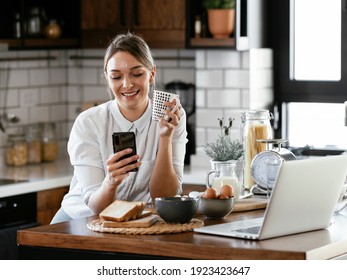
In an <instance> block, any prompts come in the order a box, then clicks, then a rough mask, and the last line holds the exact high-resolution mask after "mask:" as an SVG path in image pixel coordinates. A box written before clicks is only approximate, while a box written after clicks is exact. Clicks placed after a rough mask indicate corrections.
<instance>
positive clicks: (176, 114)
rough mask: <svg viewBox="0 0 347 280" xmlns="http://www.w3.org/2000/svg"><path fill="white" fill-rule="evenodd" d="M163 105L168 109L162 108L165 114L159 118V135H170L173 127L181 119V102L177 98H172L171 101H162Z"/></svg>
mask: <svg viewBox="0 0 347 280" xmlns="http://www.w3.org/2000/svg"><path fill="white" fill-rule="evenodd" d="M176 102H177V103H176ZM176 104H177V105H176ZM164 105H166V106H167V107H168V108H169V110H164V114H165V116H164V118H161V119H160V122H159V123H160V128H161V129H160V135H161V136H167V137H171V136H172V133H173V130H174V128H175V127H176V126H177V125H178V124H179V122H180V119H181V113H180V111H181V104H180V103H179V101H177V99H174V100H173V101H171V102H166V101H164ZM175 108H176V109H175Z"/></svg>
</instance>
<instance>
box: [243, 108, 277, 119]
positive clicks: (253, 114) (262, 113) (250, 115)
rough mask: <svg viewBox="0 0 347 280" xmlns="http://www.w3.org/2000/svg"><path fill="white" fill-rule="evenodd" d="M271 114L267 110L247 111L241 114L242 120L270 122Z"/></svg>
mask: <svg viewBox="0 0 347 280" xmlns="http://www.w3.org/2000/svg"><path fill="white" fill-rule="evenodd" d="M273 118H274V116H273V114H272V113H271V112H270V111H269V110H247V111H244V112H241V119H242V120H259V119H261V120H264V119H265V120H272V119H273Z"/></svg>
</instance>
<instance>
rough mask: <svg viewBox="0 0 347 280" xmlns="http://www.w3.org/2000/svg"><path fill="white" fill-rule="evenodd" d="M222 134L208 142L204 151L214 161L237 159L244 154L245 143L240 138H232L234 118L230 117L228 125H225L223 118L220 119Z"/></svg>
mask: <svg viewBox="0 0 347 280" xmlns="http://www.w3.org/2000/svg"><path fill="white" fill-rule="evenodd" d="M218 120H219V126H220V128H221V134H220V135H219V137H218V139H217V140H216V142H214V143H207V144H206V145H205V146H204V151H205V152H206V154H207V155H208V156H209V157H210V158H211V159H212V160H213V161H229V160H233V161H236V160H238V159H239V158H241V157H242V156H243V144H242V143H241V142H240V141H238V140H231V139H230V129H231V127H232V122H233V120H232V119H231V118H229V124H228V126H224V124H223V118H222V119H218Z"/></svg>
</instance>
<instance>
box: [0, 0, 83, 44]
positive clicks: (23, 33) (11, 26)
mask: <svg viewBox="0 0 347 280" xmlns="http://www.w3.org/2000/svg"><path fill="white" fill-rule="evenodd" d="M79 15H80V0H60V1H55V0H46V1H43V0H3V1H1V10H0V43H5V44H8V46H9V49H50V48H66V47H78V46H79V44H80V42H79V37H80V16H79ZM51 20H55V21H56V23H57V24H58V25H59V26H60V28H61V31H62V33H61V36H60V37H59V38H55V39H52V38H48V37H47V36H46V35H45V32H44V30H45V27H46V26H47V25H48V24H49V23H50V21H51ZM33 28H34V29H35V30H36V31H37V32H35V33H31V30H32V29H33Z"/></svg>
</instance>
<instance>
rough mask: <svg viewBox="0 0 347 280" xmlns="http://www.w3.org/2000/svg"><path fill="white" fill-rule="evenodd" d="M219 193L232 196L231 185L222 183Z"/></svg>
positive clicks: (232, 188) (232, 189)
mask: <svg viewBox="0 0 347 280" xmlns="http://www.w3.org/2000/svg"><path fill="white" fill-rule="evenodd" d="M220 194H221V195H223V196H227V197H229V198H230V197H233V196H234V187H233V186H231V185H223V186H222V187H221V189H220Z"/></svg>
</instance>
